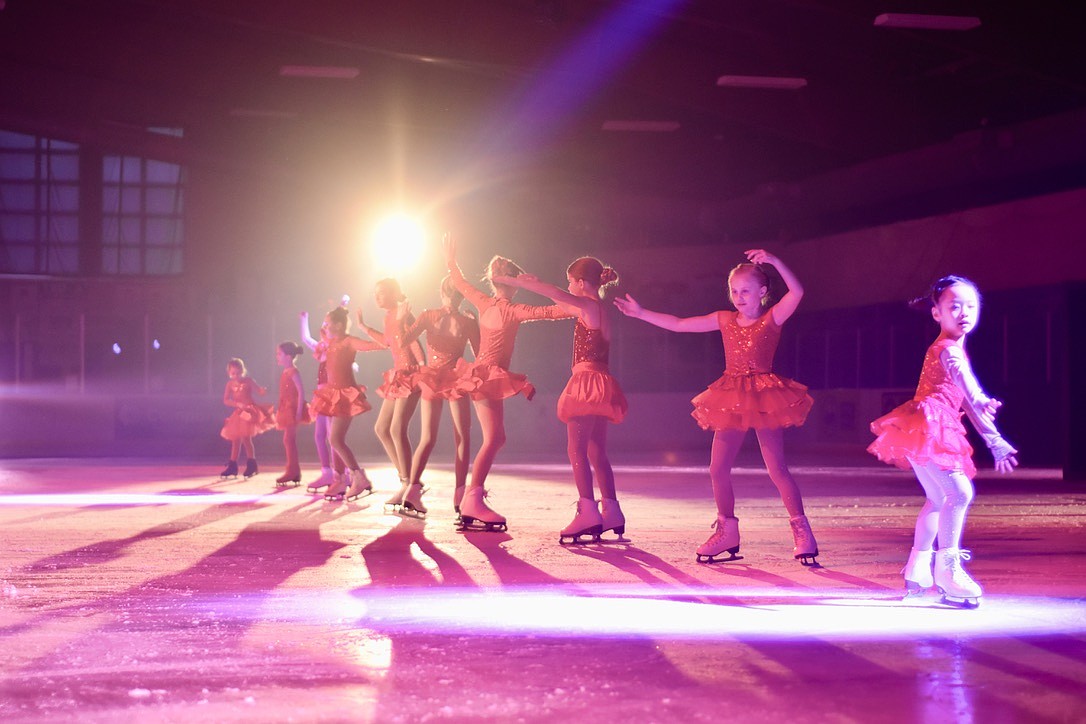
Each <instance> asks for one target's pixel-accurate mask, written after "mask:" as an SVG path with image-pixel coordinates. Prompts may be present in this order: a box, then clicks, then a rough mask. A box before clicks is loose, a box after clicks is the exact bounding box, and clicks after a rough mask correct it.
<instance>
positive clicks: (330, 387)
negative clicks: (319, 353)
mask: <svg viewBox="0 0 1086 724" xmlns="http://www.w3.org/2000/svg"><path fill="white" fill-rule="evenodd" d="M352 339H354V338H352V337H340V338H339V339H333V340H329V342H328V350H327V352H326V353H325V365H326V371H327V373H328V384H327V385H324V386H318V387H317V389H316V391H315V392H314V393H313V402H311V403H310V406H309V407H310V411H311V412H312V413H313V414H314V415H327V416H329V417H354V416H355V415H361V414H362V413H363V412H366V411H368V410H369V409H370V404H369V402H367V401H366V388H365V387H363V386H362V385H359V384H356V383H355V379H354V370H353V369H351V365H352V364H353V363H354V355H355V349H354V347H353V346H352Z"/></svg>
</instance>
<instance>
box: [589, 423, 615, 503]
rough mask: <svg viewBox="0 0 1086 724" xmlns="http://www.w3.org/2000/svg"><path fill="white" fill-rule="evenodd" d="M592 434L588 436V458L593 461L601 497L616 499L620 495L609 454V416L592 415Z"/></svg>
mask: <svg viewBox="0 0 1086 724" xmlns="http://www.w3.org/2000/svg"><path fill="white" fill-rule="evenodd" d="M589 419H590V420H591V421H592V422H591V434H590V435H589V438H588V460H589V462H591V463H592V470H593V471H594V472H595V473H596V485H597V487H599V489H600V497H601V498H603V499H604V500H614V499H616V498H617V497H618V495H617V493H616V492H615V471H614V470H613V469H612V468H611V458H610V457H608V455H607V418H606V417H603V416H602V415H592V416H591V417H590V418H589Z"/></svg>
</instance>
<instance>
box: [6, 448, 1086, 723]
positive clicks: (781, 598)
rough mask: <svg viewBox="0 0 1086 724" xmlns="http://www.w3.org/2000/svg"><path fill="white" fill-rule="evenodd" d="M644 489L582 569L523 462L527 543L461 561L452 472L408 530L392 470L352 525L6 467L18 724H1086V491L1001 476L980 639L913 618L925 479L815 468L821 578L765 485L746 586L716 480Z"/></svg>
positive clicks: (509, 536) (207, 468) (298, 494)
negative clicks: (723, 531)
mask: <svg viewBox="0 0 1086 724" xmlns="http://www.w3.org/2000/svg"><path fill="white" fill-rule="evenodd" d="M616 462H617V463H618V465H617V468H616V473H617V480H618V486H619V490H620V496H621V501H622V504H623V508H624V510H625V513H626V517H627V533H626V539H627V540H625V541H623V542H616V543H606V544H594V545H584V546H560V545H559V544H558V530H559V529H560V528H562V527H563V526H564V525H566V523H568V522H569V520H570V519H571V518H572V516H573V512H574V508H573V504H574V502H575V497H576V496H575V495H574V492H573V486H572V483H571V482H570V478H569V474H568V470H567V467H566V466H565V465H563V464H562V463H561V461H560V460H558V459H555V460H553V461H550V462H548V463H547V464H540V463H538V461H522V462H521V463H519V464H512V463H505V464H502V463H503V461H502V459H499V465H498V466H496V467H495V470H494V473H493V474H492V477H491V484H490V488H491V490H492V494H491V498H490V502H491V504H492V505H493V507H494V508H495V509H497V510H499V511H500V512H502V513H504V514H505V515H506V516H507V517H508V518H509V531H508V533H483V532H470V533H459V532H457V531H456V530H455V528H454V524H453V512H452V503H451V494H452V475H451V472H450V470H449V469H448V467H441V466H440V465H435V466H434V467H432V469H431V470H430V471H429V472H428V473H427V475H426V477H425V480H426V483H427V485H428V486H429V492H428V494H427V496H426V502H427V503H428V505H429V507H430V515H429V517H428V518H427V519H426V520H425V521H419V520H414V519H405V518H401V517H399V516H397V515H393V514H386V513H385V512H384V511H383V509H382V503H383V501H384V500H385V499H386V498H387V497H388V496H389V494H391V492H392V490H393V489H394V488H396V487H397V483H396V480H395V474H394V473H393V471H392V470H391V469H390V468H389V467H388V466H387V463H386V464H383V465H382V464H373V465H368V466H367V468H368V470H369V473H370V476H371V478H372V479H373V480H374V482H375V484H376V486H377V488H378V490H377V493H376V494H375V495H373V496H371V497H369V498H366V499H364V500H362V501H358V502H357V503H328V502H325V501H324V500H323V498H322V497H320V496H315V495H310V494H307V493H306V492H305V488H304V487H302V488H294V489H287V490H284V491H277V490H276V489H275V487H274V484H273V480H274V478H275V476H276V475H278V473H279V472H280V470H279V469H275V470H270V469H269V470H267V471H265V472H263V473H261V474H260V475H258V476H256V477H255V478H253V479H251V480H242V479H238V480H228V481H220V480H218V478H217V475H216V473H217V472H218V469H219V467H221V465H218V466H216V465H214V464H208V465H204V466H196V465H191V464H185V465H179V464H171V463H165V462H159V461H154V462H152V461H147V462H136V461H123V460H63V461H56V460H6V461H2V462H0V530H2V535H3V545H2V549H3V562H2V563H0V587H2V591H0V612H2V619H0V624H2V632H3V644H2V646H0V666H2V671H3V681H2V684H0V687H2V688H0V719H2V720H3V721H5V722H18V721H71V720H73V719H75V720H78V721H81V722H122V721H124V722H127V721H140V722H147V721H178V722H181V721H185V722H188V721H194V720H199V721H215V722H229V721H247V722H248V721H298V722H312V721H352V722H353V721H362V722H365V721H379V722H385V721H388V722H421V721H465V720H469V719H487V720H495V721H504V722H517V721H525V722H535V721H586V722H587V721H592V722H596V721H600V722H611V721H613V722H630V721H634V722H667V721H675V722H689V721H705V722H710V721H711V722H720V721H736V722H784V721H786V722H877V721H886V722H896V721H906V722H908V721H916V722H974V721H975V722H1014V721H1022V722H1026V721H1029V722H1039V721H1045V722H1049V721H1051V722H1072V721H1084V720H1086V601H1084V599H1086V487H1084V485H1083V484H1082V483H1078V484H1074V483H1070V482H1064V481H1062V480H1061V478H1060V475H1059V473H1058V471H1052V470H1029V469H1026V470H1022V471H1020V472H1018V473H1016V474H1015V475H1013V476H1010V477H1003V478H999V477H996V476H995V475H993V474H991V473H982V475H981V477H980V478H979V479H978V481H977V488H978V495H977V498H976V502H975V503H974V506H973V509H972V513H971V516H970V518H969V520H968V522H967V524H966V533H965V540H964V547H966V548H970V549H972V550H973V552H974V557H973V560H972V561H971V562H970V563H969V564H968V568H969V570H970V571H971V572H972V573H973V575H974V577H975V578H977V580H978V581H979V582H980V583H981V584H982V585H983V586H984V588H985V596H984V598H983V601H982V604H981V607H980V608H979V609H977V610H973V611H970V610H960V609H955V608H949V607H946V606H944V605H941V604H940V602H939V597H938V595H937V594H931V595H927V596H924V597H920V598H914V599H909V600H905V601H903V600H902V597H901V593H902V582H901V578H900V574H899V570H900V568H901V566H902V564H903V562H904V559H905V557H906V555H907V554H908V550H909V546H910V542H911V531H912V525H913V521H914V519H915V515H916V513H917V510H918V508H919V506H920V503H921V497H920V492H919V486H918V485H917V484H916V482H915V480H914V479H913V478H912V477H911V476H909V475H908V474H906V473H903V472H899V471H894V470H891V469H889V468H884V467H877V466H874V465H872V466H864V465H862V464H861V465H855V466H840V467H822V466H819V465H816V464H810V463H811V461H804V462H805V463H808V464H804V465H794V466H793V472H794V473H795V475H796V478H797V480H798V481H799V482H800V485H801V487H802V488H803V490H804V494H805V498H806V505H807V514H808V517H809V518H810V520H811V522H812V525H813V527H814V531H815V533H816V535H817V537H818V542H819V548H820V550H821V555H820V556H819V560H820V562H821V563H822V567H821V568H803V567H801V566H800V565H799V564H798V563H797V562H795V561H794V560H793V559H792V557H791V546H792V542H791V537H790V533H789V527H788V521H787V517H786V515H785V513H784V510H783V507H782V506H781V504H780V502H779V500H778V498H777V497H776V494H775V489H774V488H773V487H772V485H771V484H770V482H769V480H768V478H767V477H766V476H765V474H764V472H762V471H760V470H758V469H756V468H754V467H753V466H748V467H743V468H741V469H739V470H738V472H737V476H736V480H737V484H736V490H737V494H738V497H739V508H738V514H739V517H740V519H741V527H742V536H743V538H742V550H741V551H740V554H741V555H742V556H743V558H742V560H738V561H733V562H729V563H718V564H712V565H704V564H698V563H696V562H695V560H694V548H695V547H696V546H697V545H698V544H700V543H701V542H702V541H703V540H704V539H705V538H706V537H707V536H708V535H709V533H710V529H709V525H710V523H711V522H712V521H713V517H714V512H713V507H712V503H711V498H710V490H709V481H708V477H707V474H706V472H705V469H704V468H703V467H702V466H701V464H700V463H697V464H694V463H689V464H685V465H673V466H667V465H645V466H639V467H635V466H623V465H622V464H621V462H622V461H621V460H618V461H616ZM695 462H696V461H695ZM815 462H817V461H815ZM314 477H315V474H314V471H313V470H312V469H310V470H308V471H307V473H306V475H305V478H304V480H310V479H312V478H314Z"/></svg>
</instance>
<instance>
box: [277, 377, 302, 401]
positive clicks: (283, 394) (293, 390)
mask: <svg viewBox="0 0 1086 724" xmlns="http://www.w3.org/2000/svg"><path fill="white" fill-rule="evenodd" d="M297 373H298V370H297V368H295V367H287V368H286V369H284V370H283V374H281V375H279V406H280V407H283V406H287V407H295V406H297V404H298V386H297V385H296V384H294V375H296V374H297Z"/></svg>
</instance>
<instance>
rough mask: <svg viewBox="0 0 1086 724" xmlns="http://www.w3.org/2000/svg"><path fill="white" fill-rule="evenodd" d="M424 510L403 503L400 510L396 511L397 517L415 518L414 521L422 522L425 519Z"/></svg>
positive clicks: (408, 503)
mask: <svg viewBox="0 0 1086 724" xmlns="http://www.w3.org/2000/svg"><path fill="white" fill-rule="evenodd" d="M427 512H428V511H427V510H426V508H419V507H416V506H415V505H413V504H412V503H411V502H409V501H406V500H405V501H404V503H403V505H401V506H400V509H399V510H397V511H396V513H397V515H402V516H403V517H405V518H415V519H416V520H423V519H424V518H426V513H427Z"/></svg>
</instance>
